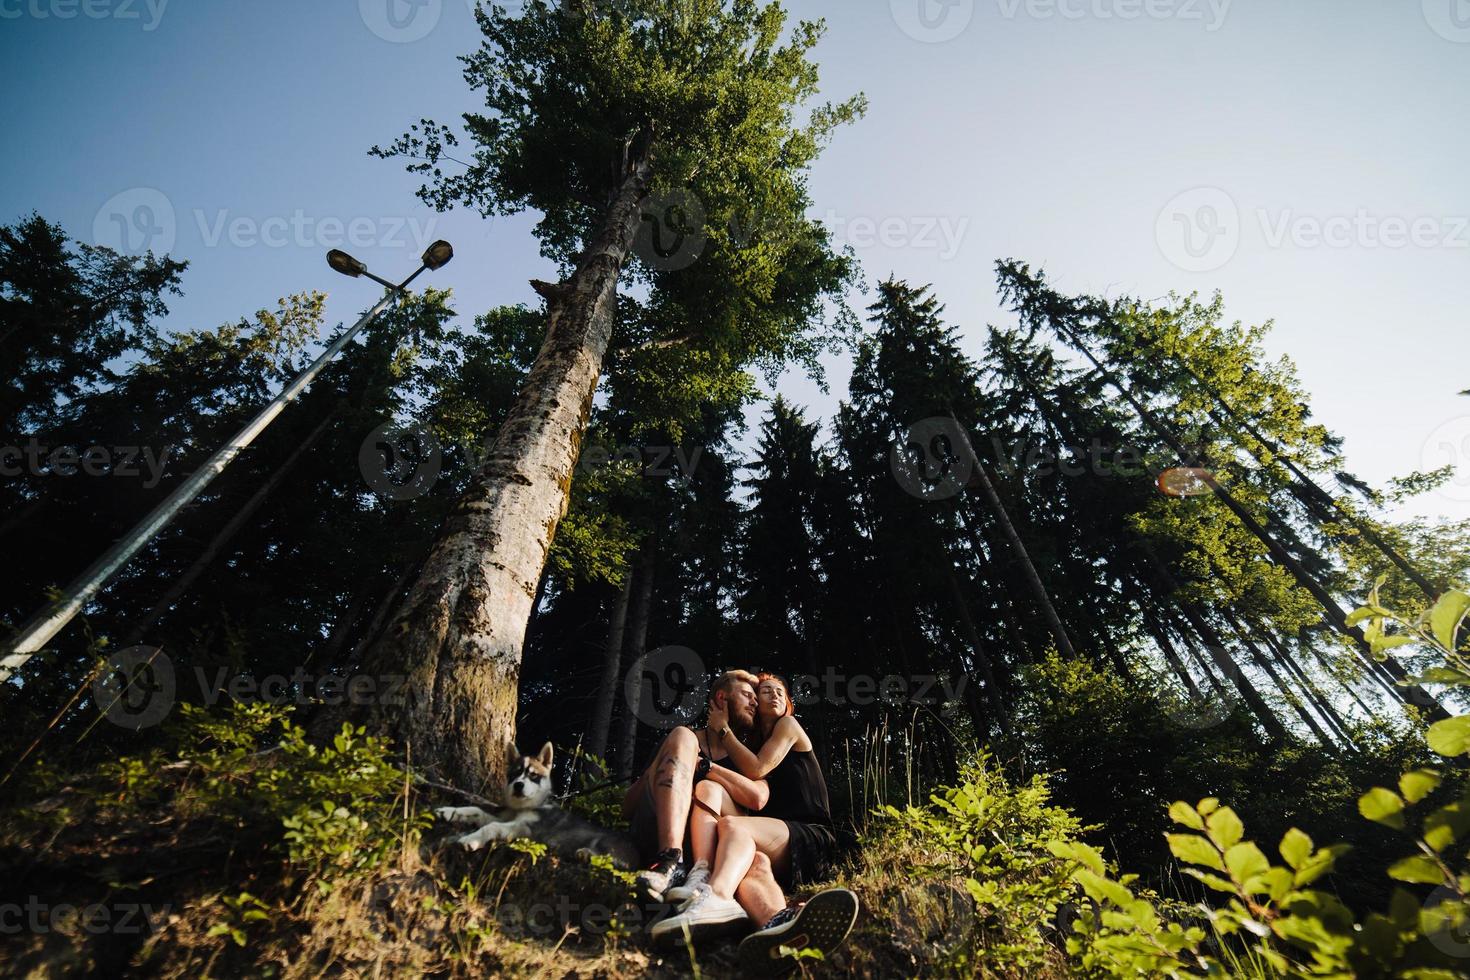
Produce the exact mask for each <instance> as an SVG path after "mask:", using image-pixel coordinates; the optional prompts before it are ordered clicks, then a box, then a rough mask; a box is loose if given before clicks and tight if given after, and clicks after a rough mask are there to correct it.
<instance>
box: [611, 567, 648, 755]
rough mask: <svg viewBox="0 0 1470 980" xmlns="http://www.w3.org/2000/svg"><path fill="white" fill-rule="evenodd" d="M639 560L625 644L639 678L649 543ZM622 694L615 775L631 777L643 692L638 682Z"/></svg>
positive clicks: (644, 643)
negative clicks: (624, 695)
mask: <svg viewBox="0 0 1470 980" xmlns="http://www.w3.org/2000/svg"><path fill="white" fill-rule="evenodd" d="M643 547H644V549H645V550H644V554H643V560H642V561H641V562H639V568H638V589H637V591H636V593H635V598H634V599H633V624H632V628H631V629H630V630H629V631H628V647H629V649H631V650H632V651H633V664H632V666H631V667H630V668H629V669H628V675H629V676H630V677H637V678H642V676H643V662H644V657H646V656H647V654H648V619H649V613H650V607H652V605H653V573H654V567H655V563H656V561H657V559H656V558H655V557H654V554H653V546H652V545H651V544H646V545H644V546H643ZM624 693H625V694H626V695H627V699H626V700H625V702H624V704H623V711H624V714H623V733H622V738H621V739H620V740H619V742H620V744H619V751H618V775H619V776H620V777H621V778H623V779H631V778H632V776H633V755H634V753H635V752H636V751H637V749H638V708H639V705H640V700H639V699H640V697H641V696H642V693H643V684H642V681H641V680H640V681H638V682H637V683H634V684H630V685H628V686H627V687H626V688H625V690H624Z"/></svg>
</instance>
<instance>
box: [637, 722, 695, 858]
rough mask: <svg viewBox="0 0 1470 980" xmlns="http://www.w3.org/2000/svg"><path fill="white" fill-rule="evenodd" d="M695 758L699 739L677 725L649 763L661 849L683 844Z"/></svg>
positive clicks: (659, 846) (692, 784) (692, 788)
mask: <svg viewBox="0 0 1470 980" xmlns="http://www.w3.org/2000/svg"><path fill="white" fill-rule="evenodd" d="M698 759H699V739H697V738H696V737H695V735H694V732H693V731H691V730H690V729H688V728H685V727H683V726H680V727H678V728H676V729H674V730H673V731H671V732H669V734H668V737H667V738H665V739H664V741H663V744H662V745H660V746H659V749H658V755H657V756H656V757H654V760H653V762H652V763H651V765H650V766H649V769H650V774H651V775H652V776H653V807H654V815H655V817H656V818H657V820H658V849H659V850H660V851H666V850H668V849H669V848H671V847H677V848H680V849H681V850H682V849H683V847H684V830H685V828H686V827H687V826H688V823H689V806H690V800H691V799H692V797H693V790H694V764H695V762H697V761H698Z"/></svg>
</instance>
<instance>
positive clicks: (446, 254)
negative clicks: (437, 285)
mask: <svg viewBox="0 0 1470 980" xmlns="http://www.w3.org/2000/svg"><path fill="white" fill-rule="evenodd" d="M452 258H454V246H453V245H451V244H449V243H448V242H446V241H445V240H444V239H442V238H441V239H439V240H438V241H437V242H435V243H434V244H432V245H430V246H429V247H428V248H427V249H425V250H424V258H423V263H424V267H425V268H427V269H429V270H434V269H438V268H442V267H443V266H446V265H448V264H449V260H450V259H452Z"/></svg>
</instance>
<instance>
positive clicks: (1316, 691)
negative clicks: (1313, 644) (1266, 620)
mask: <svg viewBox="0 0 1470 980" xmlns="http://www.w3.org/2000/svg"><path fill="white" fill-rule="evenodd" d="M1256 632H1257V635H1259V636H1260V637H1261V638H1262V639H1263V640H1264V641H1265V643H1266V646H1267V647H1268V648H1269V649H1270V650H1271V652H1272V653H1273V654H1275V656H1276V662H1277V663H1279V664H1281V665H1282V667H1284V668H1285V669H1286V671H1287V672H1288V673H1290V674H1291V675H1292V676H1294V677H1295V678H1296V680H1297V683H1299V684H1301V685H1302V690H1304V691H1306V692H1307V697H1308V698H1310V699H1311V701H1312V704H1313V705H1314V706H1315V707H1316V708H1317V714H1319V715H1321V716H1322V718H1323V719H1325V720H1326V722H1327V724H1328V725H1329V726H1331V728H1332V730H1333V731H1334V732H1336V733H1337V736H1338V738H1340V739H1341V740H1342V743H1343V744H1344V745H1346V746H1347V747H1348V748H1350V749H1352V750H1353V751H1355V752H1356V751H1357V750H1358V746H1357V744H1356V743H1355V742H1354V741H1353V737H1352V735H1351V734H1350V733H1349V732H1348V727H1347V724H1346V723H1345V722H1344V721H1343V718H1342V715H1341V714H1340V713H1338V710H1337V709H1336V708H1335V707H1333V705H1332V703H1331V702H1330V701H1328V700H1327V698H1326V696H1325V695H1323V693H1322V689H1321V688H1320V687H1318V686H1317V682H1316V681H1315V680H1313V679H1312V677H1311V675H1310V674H1308V673H1307V672H1306V670H1305V669H1304V668H1303V667H1302V665H1301V664H1299V663H1298V662H1297V661H1296V658H1295V657H1293V656H1291V653H1290V651H1288V650H1287V649H1286V647H1285V645H1284V644H1282V642H1281V641H1280V640H1279V639H1277V637H1276V636H1275V635H1274V634H1272V632H1271V631H1270V630H1267V629H1258V630H1257V631H1256Z"/></svg>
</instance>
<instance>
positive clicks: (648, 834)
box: [623, 670, 769, 902]
mask: <svg viewBox="0 0 1470 980" xmlns="http://www.w3.org/2000/svg"><path fill="white" fill-rule="evenodd" d="M758 683H759V682H758V680H757V679H756V676H755V675H754V674H752V673H750V672H749V671H744V670H730V671H726V672H725V673H723V674H721V675H720V676H719V677H717V678H715V680H714V683H713V684H712V685H711V686H710V696H709V704H710V709H711V711H712V712H713V713H715V715H716V716H717V717H725V718H728V722H727V724H728V726H729V731H730V734H731V735H733V736H734V738H736V739H740V738H748V737H750V734H751V733H752V732H753V731H754V730H755V724H756V719H755V715H756V712H755V707H756V693H755V692H756V686H757V684H758ZM707 736H708V732H706V731H705V730H703V729H701V730H700V731H699V732H695V731H694V730H693V729H691V728H688V727H686V726H683V725H680V726H679V727H678V728H675V729H674V730H673V731H671V732H669V734H668V735H666V736H665V737H664V740H663V742H662V743H661V744H660V745H659V747H658V752H656V753H655V754H654V757H653V761H652V762H650V763H649V765H648V768H647V769H645V770H643V774H642V775H640V776H639V777H638V778H637V779H636V780H635V781H634V782H633V785H632V786H630V787H629V788H628V792H627V794H626V795H625V796H624V797H623V816H625V817H626V818H627V819H628V825H629V828H630V830H631V831H632V834H633V840H634V841H635V842H636V843H637V844H638V849H639V851H640V852H642V854H643V855H644V857H645V859H646V860H649V861H650V864H649V866H648V867H647V868H645V869H644V870H643V871H642V872H641V873H639V875H638V879H637V887H638V890H639V892H640V893H641V894H644V895H646V896H647V897H648V898H650V899H652V900H653V901H655V902H661V901H663V900H664V893H665V892H667V891H668V890H669V889H670V888H673V887H675V886H677V885H679V884H680V881H681V876H682V874H683V869H682V867H681V866H682V864H683V860H684V840H685V831H686V830H687V828H688V825H689V808H690V806H691V805H692V804H693V796H694V783H695V781H696V778H704V779H709V780H712V781H714V782H716V783H718V784H719V785H720V786H721V787H722V788H723V789H724V790H725V791H726V792H727V793H728V794H729V796H730V798H731V799H732V800H734V802H735V803H736V804H738V805H739V806H741V807H744V808H745V809H747V810H759V809H761V808H762V807H764V806H765V805H766V800H767V799H768V798H769V790H768V789H767V787H766V783H765V780H757V779H747V778H746V777H744V776H742V775H741V774H740V773H739V772H738V771H737V770H736V769H735V766H734V763H733V762H732V761H731V760H730V758H729V755H728V752H727V751H726V750H725V749H724V748H722V747H720V745H719V742H720V741H723V739H718V740H712V739H709V738H708V737H707Z"/></svg>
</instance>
